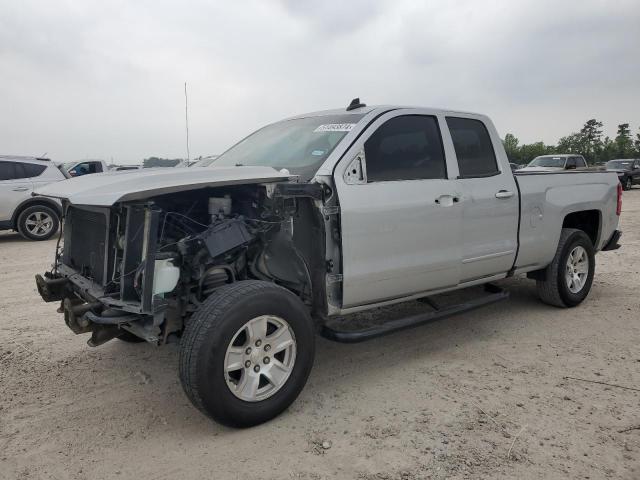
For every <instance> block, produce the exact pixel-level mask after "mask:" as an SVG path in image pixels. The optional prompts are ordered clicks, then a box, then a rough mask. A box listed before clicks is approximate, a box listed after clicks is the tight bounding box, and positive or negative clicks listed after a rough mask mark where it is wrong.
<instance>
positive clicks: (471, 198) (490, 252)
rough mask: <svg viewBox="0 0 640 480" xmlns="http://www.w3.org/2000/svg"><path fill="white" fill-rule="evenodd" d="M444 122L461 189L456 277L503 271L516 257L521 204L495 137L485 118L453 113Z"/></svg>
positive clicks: (474, 277) (475, 277) (469, 278)
mask: <svg viewBox="0 0 640 480" xmlns="http://www.w3.org/2000/svg"><path fill="white" fill-rule="evenodd" d="M446 123H447V125H448V129H447V131H446V133H447V134H446V135H445V139H446V140H447V141H451V142H452V144H453V149H454V150H455V155H456V158H457V163H458V170H459V176H458V190H459V191H460V192H461V197H460V205H461V207H462V227H461V235H460V236H461V247H460V248H461V259H462V262H461V270H460V281H461V282H463V283H464V282H469V281H473V280H478V279H481V278H483V277H490V276H493V275H498V274H502V273H506V272H508V271H509V270H510V269H511V267H512V266H513V262H514V260H515V256H516V250H517V243H518V222H519V211H518V209H519V208H520V207H519V204H518V190H517V186H516V181H515V178H514V177H513V172H512V171H511V168H510V167H509V163H508V160H507V157H506V154H505V152H504V148H503V147H502V144H501V143H500V137H499V136H498V134H497V132H496V130H495V128H494V127H493V124H491V122H490V121H489V119H488V118H486V117H473V116H466V115H464V114H455V115H451V116H447V117H446Z"/></svg>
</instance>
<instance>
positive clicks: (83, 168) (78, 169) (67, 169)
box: [58, 160, 109, 178]
mask: <svg viewBox="0 0 640 480" xmlns="http://www.w3.org/2000/svg"><path fill="white" fill-rule="evenodd" d="M58 168H60V170H61V171H62V173H64V174H65V176H67V177H69V178H72V177H81V176H83V175H90V174H92V173H103V172H108V171H109V165H107V162H105V161H104V160H80V161H74V162H65V163H62V164H60V165H59V166H58Z"/></svg>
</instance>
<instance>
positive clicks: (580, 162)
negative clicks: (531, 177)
mask: <svg viewBox="0 0 640 480" xmlns="http://www.w3.org/2000/svg"><path fill="white" fill-rule="evenodd" d="M579 168H587V161H586V160H585V159H584V157H583V156H582V155H573V154H562V155H541V156H539V157H536V158H534V159H533V160H531V161H530V162H529V164H528V165H527V166H526V167H524V168H520V169H519V170H518V171H519V172H558V171H560V170H576V169H579Z"/></svg>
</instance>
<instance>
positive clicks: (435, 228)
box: [36, 99, 621, 427]
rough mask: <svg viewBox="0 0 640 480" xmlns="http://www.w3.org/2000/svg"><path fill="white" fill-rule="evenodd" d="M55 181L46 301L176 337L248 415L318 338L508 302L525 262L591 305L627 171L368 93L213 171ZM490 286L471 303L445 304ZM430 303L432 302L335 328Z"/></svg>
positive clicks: (292, 123)
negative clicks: (394, 307) (450, 296)
mask: <svg viewBox="0 0 640 480" xmlns="http://www.w3.org/2000/svg"><path fill="white" fill-rule="evenodd" d="M39 194H40V195H45V196H49V197H53V198H57V199H60V200H61V201H62V203H63V205H64V222H63V225H64V227H63V233H62V234H61V242H60V243H59V244H58V248H57V251H56V261H55V264H54V265H53V267H52V270H51V271H49V272H46V273H45V274H44V275H43V276H41V275H38V276H37V277H36V282H37V286H38V290H39V292H40V294H41V296H42V298H43V299H44V300H45V301H51V302H52V301H58V302H61V308H60V312H63V313H64V319H65V322H66V324H67V325H68V326H69V327H70V328H71V330H73V331H74V332H75V333H91V339H90V340H89V345H91V346H96V345H100V344H102V343H104V342H106V341H108V340H111V339H113V338H119V339H121V340H123V341H128V342H137V341H147V342H151V343H154V344H158V345H161V344H166V343H171V342H179V344H180V359H179V362H180V367H179V371H180V379H181V381H182V385H183V387H184V390H185V392H186V394H187V396H188V397H189V399H190V400H191V401H192V403H193V404H194V405H195V406H196V407H197V408H199V409H200V410H201V411H202V412H204V413H205V414H207V415H209V416H210V417H212V418H213V419H215V420H217V421H219V422H222V423H224V424H227V425H232V426H237V427H246V426H251V425H256V424H258V423H261V422H264V421H266V420H268V419H270V418H272V417H274V416H276V415H278V414H279V413H280V412H282V411H283V410H284V409H286V408H287V407H288V406H289V405H290V404H291V403H292V402H293V401H294V400H295V398H296V397H297V396H298V394H299V393H300V391H301V390H302V388H303V386H304V384H305V382H306V380H307V377H308V375H309V373H310V371H311V367H312V363H313V358H314V337H315V333H320V334H322V335H324V336H325V337H327V338H330V339H333V340H337V341H342V342H357V341H362V340H366V339H370V338H374V337H378V336H380V335H383V334H386V333H390V332H394V331H397V330H400V329H404V328H409V327H413V326H416V325H420V324H422V323H424V322H427V321H431V320H433V319H436V318H442V317H445V316H449V315H453V314H459V313H462V312H465V311H468V310H470V309H472V308H476V307H478V306H481V305H485V304H487V303H490V302H494V301H497V300H502V299H504V298H506V296H507V294H506V292H505V291H503V290H502V289H501V288H500V287H499V286H497V285H496V284H495V283H493V282H495V281H498V280H500V279H504V278H506V277H511V276H514V275H520V274H527V276H528V277H529V278H532V279H535V281H536V282H537V286H538V292H539V295H540V298H541V299H542V301H544V302H546V303H548V304H550V305H554V306H556V307H575V306H577V305H578V304H580V303H581V302H582V301H583V300H584V299H585V297H586V296H587V294H588V293H589V290H590V288H591V283H592V280H593V275H594V271H595V258H594V255H595V253H596V252H597V251H599V250H611V249H615V248H618V246H619V245H618V240H619V238H620V232H619V231H618V230H617V225H618V217H619V215H620V208H621V191H620V184H619V182H618V179H617V176H616V174H615V173H607V172H579V171H568V172H562V173H523V174H518V173H516V174H515V175H514V174H513V173H512V171H511V169H510V168H509V162H508V160H507V157H506V155H505V152H504V149H503V147H502V143H501V141H500V138H499V136H498V133H497V132H496V129H495V128H494V126H493V124H492V123H491V120H489V118H487V117H486V116H484V115H478V114H472V113H464V112H457V111H446V110H436V109H429V108H408V107H394V106H378V107H367V106H366V105H363V104H361V103H360V102H359V100H357V99H356V100H354V101H353V102H352V103H351V105H349V107H347V108H346V109H341V110H331V111H323V112H316V113H310V114H306V115H300V116H296V117H293V118H290V119H287V120H284V121H281V122H277V123H274V124H271V125H268V126H266V127H264V128H262V129H260V130H258V131H257V132H255V133H253V134H251V135H249V136H248V137H246V138H245V139H244V140H242V141H240V142H239V143H237V144H236V145H234V146H233V147H231V148H230V149H229V150H228V151H226V152H225V153H224V154H222V155H221V156H220V157H218V158H216V159H212V160H211V165H210V166H209V167H208V168H206V166H205V168H185V169H165V170H153V171H148V172H145V171H140V172H127V173H125V174H122V173H119V172H115V173H109V174H104V175H89V176H86V177H82V178H77V179H71V180H68V181H66V182H60V183H59V184H53V185H50V186H48V187H45V188H42V189H41V190H40V191H39ZM477 285H485V287H486V288H485V289H484V290H482V289H481V292H482V293H481V294H480V295H479V296H477V297H475V298H471V297H470V296H466V295H465V300H464V301H461V302H458V303H454V304H450V305H448V306H446V307H443V306H441V305H438V302H434V301H432V300H433V295H437V294H439V293H442V292H447V291H450V290H456V289H463V288H466V287H471V286H477ZM475 290H478V289H477V288H476V289H475ZM415 299H423V300H424V301H425V311H424V312H419V313H418V314H412V315H411V316H408V317H403V318H398V319H394V320H392V321H389V322H387V323H384V324H381V325H374V326H369V327H367V328H364V329H363V328H360V329H358V328H355V329H353V328H352V329H344V328H342V329H340V328H337V327H336V326H335V325H334V323H335V322H334V323H332V317H337V316H340V317H344V316H345V315H346V320H343V321H341V322H340V323H339V325H345V322H346V324H348V323H349V321H348V319H349V316H348V314H351V313H354V312H359V311H362V310H366V309H372V308H376V307H380V306H385V305H390V304H395V303H399V302H405V301H408V300H415ZM549 314H550V315H552V314H553V311H552V310H550V311H549Z"/></svg>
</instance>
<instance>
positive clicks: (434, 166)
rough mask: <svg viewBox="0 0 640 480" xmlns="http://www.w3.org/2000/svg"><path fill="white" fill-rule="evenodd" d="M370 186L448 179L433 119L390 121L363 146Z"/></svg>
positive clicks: (411, 117) (417, 117)
mask: <svg viewBox="0 0 640 480" xmlns="http://www.w3.org/2000/svg"><path fill="white" fill-rule="evenodd" d="M364 151H365V159H366V165H367V182H368V183H372V182H384V181H395V180H426V179H444V178H447V169H446V163H445V155H444V147H443V144H442V137H441V135H440V128H439V126H438V121H437V119H436V118H435V117H433V116H430V115H402V116H399V117H394V118H391V119H389V120H387V121H386V122H385V123H384V124H382V125H381V126H380V127H379V128H378V129H377V130H376V131H375V132H374V133H373V134H372V135H371V137H369V138H368V139H367V141H366V142H365V144H364Z"/></svg>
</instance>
